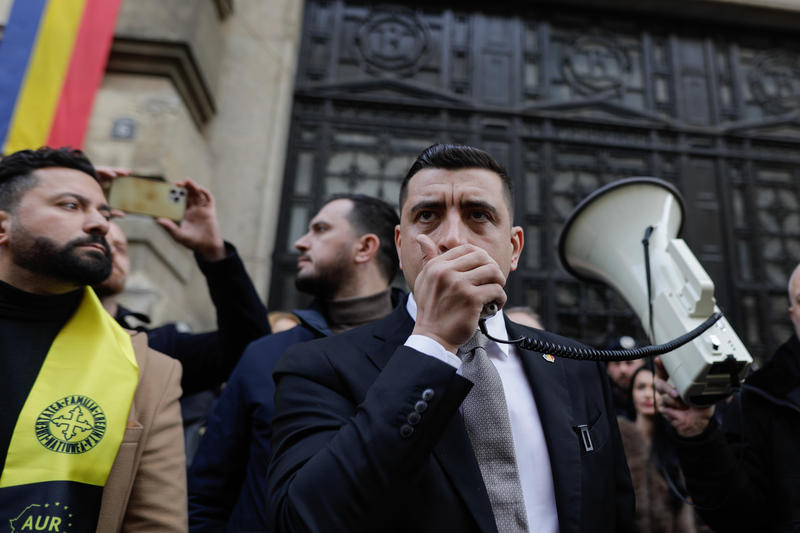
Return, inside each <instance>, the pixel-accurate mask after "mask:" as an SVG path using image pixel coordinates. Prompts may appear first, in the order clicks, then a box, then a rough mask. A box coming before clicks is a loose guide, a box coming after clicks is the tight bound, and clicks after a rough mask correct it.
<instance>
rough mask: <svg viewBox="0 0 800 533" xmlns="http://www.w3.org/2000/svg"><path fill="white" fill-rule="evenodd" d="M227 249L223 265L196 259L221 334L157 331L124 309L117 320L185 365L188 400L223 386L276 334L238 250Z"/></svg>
mask: <svg viewBox="0 0 800 533" xmlns="http://www.w3.org/2000/svg"><path fill="white" fill-rule="evenodd" d="M225 248H226V251H227V253H228V254H227V256H226V257H225V259H222V260H220V261H204V260H203V259H201V258H200V257H199V256H197V255H195V259H196V260H197V265H198V266H199V267H200V271H201V272H202V273H203V275H204V276H205V278H206V283H207V284H208V292H209V294H210V295H211V301H212V302H214V308H215V309H216V311H217V331H209V332H207V333H185V332H181V331H179V330H178V328H177V327H176V325H175V324H165V325H163V326H159V327H156V328H150V327H147V326H141V325H138V326H137V325H134V324H133V323H132V322H131V320H130V317H133V318H136V319H138V320H140V321H143V322H149V318H147V317H146V316H145V315H142V314H139V313H134V312H132V311H130V310H129V309H126V308H124V307H122V306H119V309H118V310H117V314H116V316H115V317H114V318H116V319H117V322H119V323H120V324H121V325H122V326H124V327H126V328H129V329H135V330H137V331H144V332H146V333H147V343H148V345H149V346H150V347H151V348H152V349H154V350H156V351H159V352H162V353H164V354H166V355H168V356H170V357H173V358H175V359H177V360H178V361H180V362H181V365H182V366H183V378H182V379H181V388H182V389H183V394H184V395H185V396H186V395H189V394H193V393H195V392H199V391H202V390H206V389H210V388H213V387H216V386H217V385H220V384H221V383H222V382H223V381H225V380H226V379H227V378H228V376H229V375H230V373H231V371H232V370H233V367H234V366H236V363H237V362H238V361H239V357H241V355H242V352H243V351H244V349H245V347H246V346H247V345H248V344H250V342H252V341H254V340H255V339H257V338H259V337H261V336H263V335H266V334H268V333H269V332H270V328H269V322H268V321H267V309H266V307H264V304H263V303H262V302H261V299H260V297H259V296H258V293H257V292H256V290H255V288H254V287H253V282H252V281H251V280H250V276H249V275H248V274H247V270H245V268H244V264H243V263H242V260H241V259H240V258H239V255H238V254H237V253H236V248H234V246H233V245H231V244H229V243H225Z"/></svg>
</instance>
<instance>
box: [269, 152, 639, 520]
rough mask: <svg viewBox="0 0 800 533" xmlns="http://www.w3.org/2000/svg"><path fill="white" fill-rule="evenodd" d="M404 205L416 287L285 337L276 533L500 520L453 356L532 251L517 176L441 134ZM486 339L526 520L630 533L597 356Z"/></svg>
mask: <svg viewBox="0 0 800 533" xmlns="http://www.w3.org/2000/svg"><path fill="white" fill-rule="evenodd" d="M400 208H401V214H400V225H399V226H398V227H397V229H396V230H395V244H396V246H397V250H398V255H399V256H400V265H401V268H402V270H403V273H404V275H405V278H406V281H407V282H408V285H409V287H410V288H411V290H412V293H413V294H412V295H411V296H410V297H409V298H408V299H407V300H406V301H405V302H404V303H403V304H402V305H401V306H399V307H398V308H397V309H396V310H395V311H394V312H393V313H392V314H391V315H389V316H388V317H386V318H384V319H382V320H379V321H377V322H374V323H372V324H369V325H367V326H364V327H362V328H357V329H354V330H350V331H347V332H345V333H343V334H341V335H338V336H334V337H330V338H325V339H319V340H315V341H312V342H310V343H307V344H302V345H297V346H295V347H292V348H290V349H289V350H288V351H287V352H286V354H285V355H284V357H283V359H282V360H281V361H280V363H279V364H278V366H277V368H276V370H275V372H274V374H273V377H274V379H275V383H276V393H275V409H276V411H275V417H274V420H273V439H272V444H273V456H272V461H271V463H270V470H269V488H270V511H271V517H272V519H273V521H274V524H273V525H274V529H275V530H276V531H284V532H293V531H324V532H332V531H347V532H361V531H364V532H368V531H369V532H372V531H398V532H399V531H403V532H406V531H414V532H428V531H430V532H435V533H441V532H443V531H459V532H471V531H475V532H477V531H497V525H496V523H495V519H496V514H497V513H496V512H494V511H493V507H492V505H493V503H492V502H491V501H490V497H489V495H488V492H487V488H486V484H485V482H484V479H483V477H482V474H481V465H480V464H479V461H478V459H476V455H475V453H474V449H473V445H472V444H471V442H472V441H471V437H469V436H468V434H467V430H466V428H465V423H464V420H463V419H462V416H461V415H460V414H459V407H460V406H461V405H462V401H464V400H465V398H467V396H468V394H469V393H470V389H471V388H472V387H473V383H472V382H471V381H470V380H468V379H466V378H464V377H462V376H461V375H460V373H461V370H462V368H461V360H460V359H459V357H458V356H457V355H456V352H457V349H458V348H459V347H460V346H462V345H463V344H464V343H465V342H466V341H467V340H468V339H470V338H471V337H472V336H473V335H474V333H475V331H476V329H477V326H478V318H479V315H480V314H481V312H482V309H483V307H484V305H485V304H487V303H489V302H495V303H497V304H498V305H499V306H500V307H502V306H503V304H504V303H505V301H506V294H505V292H504V289H503V287H504V285H505V281H506V277H507V276H508V274H509V272H511V271H512V270H514V269H515V268H516V266H517V263H518V261H519V257H520V254H521V252H522V247H523V240H524V237H523V232H522V229H521V228H519V227H517V226H512V220H513V209H512V196H511V185H510V180H509V178H508V176H507V174H506V172H505V169H503V167H502V166H501V165H499V164H498V163H497V162H496V161H494V159H492V158H491V156H489V155H488V154H486V153H485V152H483V151H481V150H478V149H475V148H471V147H466V146H453V145H434V146H432V147H430V148H428V149H426V150H425V151H424V152H423V153H422V154H420V156H419V157H418V158H417V160H416V161H415V162H414V164H413V165H412V167H411V169H410V170H409V172H408V174H407V175H406V178H405V180H404V182H403V184H402V186H401V192H400ZM486 324H487V327H488V331H489V333H490V334H491V335H492V336H493V337H496V338H506V339H508V338H514V337H519V336H522V335H527V336H533V335H538V336H540V337H544V338H546V339H547V340H551V341H554V342H562V343H571V341H568V340H566V339H561V338H559V337H556V336H555V335H550V334H547V333H544V332H540V331H538V330H533V329H530V328H526V327H524V326H521V325H518V324H514V323H512V322H510V321H507V320H505V319H504V317H503V315H502V312H500V313H497V314H496V315H494V316H493V317H492V318H490V319H488V320H487V322H486ZM572 344H574V343H572ZM486 350H487V352H488V354H489V358H490V360H491V363H492V364H493V365H494V367H495V368H496V370H497V373H498V374H499V376H500V379H501V381H502V387H501V388H502V390H501V391H500V392H501V394H504V395H505V402H506V404H507V406H508V415H507V418H508V420H506V422H505V425H506V426H508V425H509V423H510V431H509V432H506V433H511V435H508V437H509V438H511V437H513V448H514V449H515V459H514V460H515V462H516V468H515V470H516V472H517V474H518V478H519V484H520V486H521V492H522V496H523V497H524V498H523V499H524V510H523V511H522V513H523V515H524V516H525V517H526V518H527V519H526V520H525V519H523V520H521V521H520V522H521V523H527V527H523V528H520V529H518V530H519V531H537V532H539V531H547V532H556V531H562V532H578V531H581V532H587V531H630V530H633V511H634V501H633V491H632V488H631V481H630V474H629V472H628V468H627V464H626V462H625V457H624V452H623V449H622V444H621V441H620V436H619V430H618V428H617V424H616V419H615V417H614V413H613V407H612V405H611V395H610V390H609V384H608V380H607V379H606V377H605V369H604V368H603V366H602V365H600V364H597V363H590V362H576V361H570V360H563V359H554V358H553V357H552V356H549V355H547V354H538V353H533V352H525V351H522V350H519V349H516V348H515V347H510V348H509V347H505V345H502V344H497V343H494V342H492V343H490V344H489V345H488V346H487V349H486ZM504 533H505V531H504Z"/></svg>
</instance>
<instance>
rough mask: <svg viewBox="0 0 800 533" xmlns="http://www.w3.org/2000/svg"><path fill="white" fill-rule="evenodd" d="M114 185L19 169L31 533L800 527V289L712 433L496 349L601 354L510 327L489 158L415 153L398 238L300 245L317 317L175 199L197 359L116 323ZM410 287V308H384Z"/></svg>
mask: <svg viewBox="0 0 800 533" xmlns="http://www.w3.org/2000/svg"><path fill="white" fill-rule="evenodd" d="M119 174H124V171H121V170H119V169H107V168H102V167H94V166H93V165H92V164H91V162H90V161H89V160H88V159H87V158H86V157H85V156H84V155H83V154H82V153H81V152H79V151H75V150H70V149H51V148H41V149H39V150H35V151H34V150H23V151H20V152H16V153H13V154H10V155H8V156H6V157H4V158H3V159H2V160H0V328H2V329H3V330H4V334H3V335H0V343H2V349H3V356H2V357H0V387H2V390H3V391H4V393H3V399H4V400H3V405H4V407H5V409H4V410H3V414H2V415H0V468H2V471H1V472H2V473H1V474H0V523H3V524H5V523H8V524H10V527H11V531H71V532H83V531H97V532H103V533H105V532H114V531H158V532H162V531H163V532H172V531H175V532H179V531H194V532H253V531H275V532H295V531H297V532H300V531H302V532H312V531H318V532H335V531H342V532H375V531H398V532H401V531H402V532H426V531H431V532H436V533H441V532H443V531H458V532H471V531H475V532H479V531H480V532H484V531H497V532H500V533H505V532H551V533H555V532H559V531H560V532H593V531H597V532H625V531H641V532H694V531H707V530H709V528H710V529H711V530H714V531H776V532H777V531H792V530H795V531H796V530H798V529H799V528H800V485H798V484H797V479H799V478H800V473H798V472H797V467H796V466H795V465H796V464H797V460H796V459H794V454H792V453H791V452H793V451H794V446H795V445H796V444H797V443H798V442H800V434H799V433H798V432H800V424H797V423H795V422H798V420H797V419H798V413H800V340H798V335H800V268H798V270H796V271H795V272H794V273H793V275H792V278H791V280H790V283H789V297H790V302H791V306H790V308H789V313H790V318H791V320H792V321H793V323H794V324H795V327H796V330H797V332H796V335H793V336H792V338H791V339H790V340H789V341H787V343H786V344H785V345H784V346H782V347H781V348H780V349H779V350H778V352H777V353H776V355H775V356H774V357H773V358H772V359H771V360H770V361H769V362H768V363H767V364H766V365H764V367H763V368H762V369H761V370H759V371H757V372H755V373H754V374H752V375H751V376H750V377H749V378H748V379H747V381H746V383H745V384H744V385H743V387H742V392H741V393H740V394H737V395H736V396H735V397H734V398H732V399H731V401H730V404H729V405H728V408H727V409H725V416H724V417H721V416H717V417H715V416H714V409H713V408H705V409H698V408H695V407H689V406H687V405H686V404H684V403H683V402H682V400H681V399H680V397H679V396H678V394H677V393H676V391H675V390H674V389H673V388H672V387H671V385H670V383H669V381H668V379H667V378H668V376H666V375H665V373H664V370H663V367H662V366H661V365H660V364H659V362H658V361H655V362H653V361H646V362H645V361H636V362H632V363H625V364H618V363H610V364H608V366H606V365H604V364H602V363H597V362H586V361H574V360H570V359H561V358H554V357H552V356H551V355H549V354H541V353H535V352H531V351H527V350H522V349H519V348H517V347H516V346H514V345H511V344H506V343H504V342H502V341H507V340H508V339H515V338H518V337H522V336H536V337H538V338H540V339H542V340H545V341H548V342H552V343H558V344H565V345H568V346H580V345H579V344H578V343H577V342H576V341H574V340H571V339H566V338H563V337H560V336H558V335H556V334H554V333H550V332H547V331H545V330H544V328H543V327H542V324H541V322H540V320H539V317H538V316H537V315H536V313H535V312H534V311H533V310H532V309H530V308H508V309H504V304H505V303H506V300H507V294H506V292H505V284H506V279H507V277H508V275H509V274H510V273H511V272H512V271H514V270H515V269H516V268H517V265H518V262H519V259H520V257H521V254H522V250H523V247H524V244H525V237H524V232H523V230H522V228H520V227H519V226H515V225H514V224H513V220H514V212H513V205H514V202H513V185H512V180H511V179H510V177H509V176H508V174H507V172H506V170H505V168H503V167H502V165H500V164H499V163H498V162H497V161H495V160H494V159H493V158H492V157H491V156H490V155H489V154H487V153H486V152H484V151H482V150H480V149H477V148H474V147H469V146H462V145H443V144H437V145H433V146H431V147H429V148H427V149H426V150H424V151H423V152H422V153H421V154H419V156H418V157H417V158H416V160H415V161H414V163H413V164H412V166H411V167H410V168H409V170H408V172H407V174H406V176H405V178H404V180H403V182H402V184H401V189H400V196H399V205H398V207H399V216H398V212H397V210H396V209H395V208H394V207H393V206H391V205H389V204H388V203H386V202H384V201H382V200H379V199H377V198H372V197H369V196H365V195H361V194H342V195H335V196H332V197H331V198H329V199H327V200H326V202H325V203H324V204H323V205H322V207H321V208H320V210H319V211H318V212H317V213H316V214H315V215H314V217H313V218H312V219H311V221H310V222H309V225H308V232H307V233H306V234H305V235H303V236H302V237H300V238H299V239H298V240H297V241H296V242H295V248H296V249H297V251H298V252H299V258H298V264H297V275H296V278H295V284H296V288H297V289H298V290H300V291H302V292H304V293H306V294H308V295H310V296H312V297H313V301H312V303H311V305H310V306H309V307H308V308H306V309H300V310H293V311H292V312H291V313H285V314H282V315H279V316H273V317H271V318H272V320H270V318H269V317H268V313H267V309H266V308H265V306H264V305H263V303H262V302H261V300H260V298H259V296H258V294H257V293H256V291H255V289H254V287H253V284H252V282H251V280H250V278H249V276H248V274H247V272H246V270H245V267H244V265H243V264H242V262H241V260H240V258H239V256H238V254H237V251H236V249H235V248H234V247H233V245H231V244H230V243H228V242H226V241H224V240H223V238H222V235H221V231H220V226H219V222H218V219H217V214H216V209H215V204H214V197H213V195H212V194H211V192H210V191H209V190H208V189H206V188H204V187H202V186H200V185H198V184H196V183H194V182H193V181H191V180H186V181H184V182H181V185H182V186H184V187H185V188H186V191H187V207H186V213H185V215H184V217H183V219H182V220H181V221H180V223H175V222H172V221H169V220H167V219H159V220H158V223H159V224H160V225H161V226H162V227H163V228H164V229H165V230H166V231H167V233H168V234H169V235H170V236H171V237H172V238H173V239H174V240H175V241H176V242H177V243H179V244H180V245H182V246H185V247H186V248H188V249H189V250H191V251H193V252H194V254H195V259H196V262H197V265H198V267H199V268H200V270H201V272H202V273H203V275H204V276H205V279H206V281H207V285H208V290H209V294H210V296H211V300H212V302H213V304H214V307H215V311H216V318H217V329H216V331H212V332H206V333H196V334H192V333H184V332H181V331H180V329H179V328H178V327H177V326H176V325H175V324H166V325H161V326H154V325H152V324H150V319H149V318H148V317H147V316H145V315H143V314H141V313H140V312H138V311H137V310H135V309H134V310H131V309H127V308H125V307H123V306H122V305H120V304H119V302H118V297H119V295H120V294H121V293H122V292H123V290H124V288H125V283H126V278H127V276H128V274H129V273H130V259H129V257H128V251H127V240H126V237H125V235H124V232H123V231H122V229H121V228H120V227H119V226H118V225H117V224H115V223H114V222H112V218H113V217H114V216H115V215H116V214H117V213H115V212H114V211H113V210H112V209H111V207H110V206H109V205H108V203H107V201H106V197H105V195H104V191H103V188H102V186H101V185H102V183H103V182H104V181H107V180H113V179H114V178H115V177H116V176H117V175H119ZM399 271H402V274H403V277H404V278H405V282H406V284H407V286H408V287H409V289H410V291H409V292H408V293H407V294H406V293H404V292H403V291H401V290H398V289H394V288H392V287H391V284H392V281H393V280H394V279H395V277H396V275H397V273H398V272H399ZM490 302H493V303H495V304H496V305H497V307H498V308H500V310H499V311H498V312H496V313H495V314H494V315H487V313H486V306H487V304H488V303H490ZM479 320H482V321H483V326H484V327H485V329H484V328H482V329H483V331H485V332H486V333H487V334H488V336H487V335H484V333H483V332H482V331H481V329H479V328H478V323H479ZM493 339H497V340H498V341H500V342H498V341H496V340H493ZM620 347H626V346H625V345H624V344H621V345H620ZM223 383H224V387H223ZM199 426H202V428H203V431H198V427H199ZM187 469H188V476H187ZM187 478H188V481H187Z"/></svg>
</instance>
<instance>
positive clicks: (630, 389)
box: [627, 359, 656, 420]
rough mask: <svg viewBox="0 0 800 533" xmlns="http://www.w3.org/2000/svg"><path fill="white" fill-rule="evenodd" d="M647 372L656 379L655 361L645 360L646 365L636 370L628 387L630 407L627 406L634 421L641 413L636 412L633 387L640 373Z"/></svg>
mask: <svg viewBox="0 0 800 533" xmlns="http://www.w3.org/2000/svg"><path fill="white" fill-rule="evenodd" d="M645 370H647V371H649V372H650V373H652V374H653V377H654V378H655V375H656V369H655V366H654V365H653V361H652V360H651V359H645V360H644V364H643V365H642V366H640V367H639V368H637V369H636V370H634V371H633V374H631V382H630V384H629V385H628V405H627V409H628V412H629V413H631V414H632V415H633V419H634V420H636V418H637V417H638V416H639V413H637V412H636V405H635V403H634V401H633V385H634V383H635V382H636V376H638V375H639V373H640V372H643V371H645ZM653 397H655V393H654V394H653Z"/></svg>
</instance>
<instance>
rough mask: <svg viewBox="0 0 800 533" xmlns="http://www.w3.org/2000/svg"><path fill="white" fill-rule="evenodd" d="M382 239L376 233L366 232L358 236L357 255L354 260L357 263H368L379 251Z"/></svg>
mask: <svg viewBox="0 0 800 533" xmlns="http://www.w3.org/2000/svg"><path fill="white" fill-rule="evenodd" d="M380 245H381V240H380V239H379V238H378V236H377V235H375V234H374V233H366V234H364V235H362V236H361V237H359V238H358V245H357V248H356V255H355V257H354V258H353V260H354V261H355V262H356V263H367V262H369V261H370V260H371V259H372V258H373V257H375V254H377V253H378V248H380Z"/></svg>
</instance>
